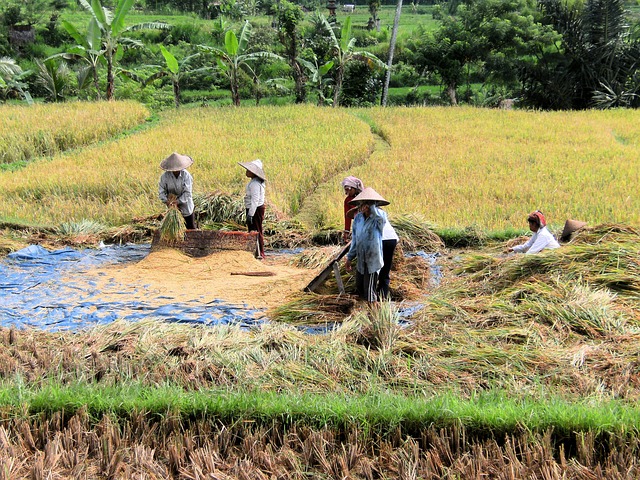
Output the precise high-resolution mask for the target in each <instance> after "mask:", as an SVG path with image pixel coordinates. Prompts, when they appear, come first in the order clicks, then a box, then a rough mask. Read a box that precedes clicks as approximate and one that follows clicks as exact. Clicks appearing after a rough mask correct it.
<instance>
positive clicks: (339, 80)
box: [333, 65, 344, 107]
mask: <svg viewBox="0 0 640 480" xmlns="http://www.w3.org/2000/svg"><path fill="white" fill-rule="evenodd" d="M342 77H344V66H343V65H340V66H339V67H338V75H337V76H336V89H335V92H333V106H334V107H338V106H339V103H338V99H339V98H340V90H342Z"/></svg>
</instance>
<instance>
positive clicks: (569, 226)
mask: <svg viewBox="0 0 640 480" xmlns="http://www.w3.org/2000/svg"><path fill="white" fill-rule="evenodd" d="M586 225H587V222H582V221H580V220H567V221H566V222H564V228H563V229H562V234H561V235H560V240H562V241H563V242H566V241H567V240H569V239H570V238H571V234H572V233H574V232H577V231H578V230H580V229H581V228H582V227H584V226H586Z"/></svg>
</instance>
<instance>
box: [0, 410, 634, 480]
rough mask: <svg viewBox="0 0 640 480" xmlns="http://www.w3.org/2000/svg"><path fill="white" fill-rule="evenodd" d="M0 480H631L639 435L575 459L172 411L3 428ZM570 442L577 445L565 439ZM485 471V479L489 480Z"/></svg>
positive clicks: (544, 451)
mask: <svg viewBox="0 0 640 480" xmlns="http://www.w3.org/2000/svg"><path fill="white" fill-rule="evenodd" d="M1 422H2V426H0V479H2V480H10V479H15V478H111V479H114V480H116V479H118V480H119V479H123V480H124V479H129V478H162V479H181V480H184V479H188V480H196V479H204V478H212V479H213V478H215V479H225V480H226V479H229V480H231V479H246V480H249V479H257V480H267V479H271V478H279V479H284V480H298V479H303V478H345V479H347V478H349V479H370V478H401V479H412V478H459V479H475V478H478V476H491V477H492V478H504V479H515V478H544V479H547V480H561V479H566V478H574V479H585V480H586V479H589V480H626V479H628V478H637V476H638V475H639V474H640V462H639V460H638V458H639V455H638V454H639V452H640V446H639V445H638V440H637V438H635V437H634V436H631V435H628V436H624V437H614V436H611V437H608V438H606V439H604V440H605V441H606V442H607V443H608V444H609V449H608V452H609V453H607V452H604V453H602V452H601V451H600V450H599V448H598V447H599V444H600V443H601V442H602V439H599V437H598V435H597V434H596V433H592V432H588V433H586V434H582V435H575V436H573V437H572V438H571V441H572V443H573V445H575V447H576V448H575V450H574V451H572V452H569V451H568V450H569V449H567V450H565V448H563V447H560V448H557V447H556V439H555V438H554V433H553V431H551V430H549V431H547V432H543V433H532V432H523V433H519V432H517V433H513V434H510V435H506V436H505V437H503V438H492V437H490V436H484V435H482V434H477V433H475V432H473V431H472V430H471V429H465V428H464V427H459V426H454V427H450V428H440V429H438V428H434V427H430V428H425V429H423V430H422V431H421V432H416V435H413V436H412V435H407V434H406V433H405V432H399V431H396V432H394V434H390V435H380V434H379V433H376V432H372V431H366V430H364V429H362V428H359V427H358V426H357V425H347V426H345V427H342V428H334V427H331V426H326V427H324V428H322V427H308V426H305V425H296V424H294V425H287V424H284V423H282V422H272V423H270V424H268V425H263V424H261V423H259V422H258V423H254V422H234V423H233V424H231V425H226V424H223V423H220V422H218V421H215V422H214V421H212V420H211V419H209V418H194V419H191V420H190V421H189V422H184V421H183V420H181V419H180V418H177V417H175V416H174V415H172V414H171V412H168V414H167V415H159V416H155V417H154V416H152V415H149V414H145V413H143V412H134V413H132V414H131V415H130V416H129V417H128V418H118V417H115V416H109V415H107V416H104V417H102V418H100V419H91V418H90V416H89V415H88V414H87V412H86V411H82V410H81V411H79V412H78V413H77V414H75V415H73V416H71V417H69V418H67V417H65V416H63V415H61V414H59V413H55V414H53V415H52V416H51V417H46V416H42V415H41V416H35V417H27V418H15V417H14V418H9V417H7V416H6V415H5V416H3V418H2V419H1ZM564 443H565V444H567V443H568V441H567V439H566V438H565V439H564ZM483 472H484V473H483Z"/></svg>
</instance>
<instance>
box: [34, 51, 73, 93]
mask: <svg viewBox="0 0 640 480" xmlns="http://www.w3.org/2000/svg"><path fill="white" fill-rule="evenodd" d="M36 65H38V76H37V78H36V82H37V83H38V85H40V86H42V87H43V88H44V90H45V91H46V92H47V94H46V100H47V101H49V102H64V101H65V100H66V94H67V92H68V91H69V90H70V89H71V88H70V85H71V82H72V81H73V73H72V72H71V70H70V69H69V67H68V66H67V64H66V63H64V61H63V62H61V63H58V62H56V60H55V59H53V58H49V59H47V60H45V61H44V62H41V61H40V60H36Z"/></svg>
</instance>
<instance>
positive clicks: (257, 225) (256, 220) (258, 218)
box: [246, 205, 264, 258]
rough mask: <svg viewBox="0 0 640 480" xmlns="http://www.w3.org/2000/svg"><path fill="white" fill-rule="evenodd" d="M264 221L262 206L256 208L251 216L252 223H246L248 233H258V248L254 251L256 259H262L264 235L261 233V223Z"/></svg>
mask: <svg viewBox="0 0 640 480" xmlns="http://www.w3.org/2000/svg"><path fill="white" fill-rule="evenodd" d="M246 213H247V218H249V209H247V212H246ZM263 220H264V205H260V206H259V207H258V208H256V213H254V214H253V222H251V223H249V221H247V229H248V230H249V231H250V232H258V247H257V249H256V257H258V258H264V234H263V233H262V222H263Z"/></svg>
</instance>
